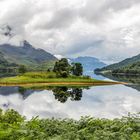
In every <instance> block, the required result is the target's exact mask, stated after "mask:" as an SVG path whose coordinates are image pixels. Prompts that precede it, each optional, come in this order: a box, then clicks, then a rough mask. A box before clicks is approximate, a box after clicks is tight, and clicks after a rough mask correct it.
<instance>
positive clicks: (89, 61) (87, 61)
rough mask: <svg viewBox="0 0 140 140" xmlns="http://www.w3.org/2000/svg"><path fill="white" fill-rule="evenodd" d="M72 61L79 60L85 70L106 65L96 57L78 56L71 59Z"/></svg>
mask: <svg viewBox="0 0 140 140" xmlns="http://www.w3.org/2000/svg"><path fill="white" fill-rule="evenodd" d="M70 61H71V62H74V63H75V62H79V63H81V64H82V65H83V68H84V71H93V70H94V69H96V68H102V67H104V66H106V64H105V63H103V62H101V61H100V60H99V59H97V58H94V57H88V56H85V57H77V58H73V59H70Z"/></svg>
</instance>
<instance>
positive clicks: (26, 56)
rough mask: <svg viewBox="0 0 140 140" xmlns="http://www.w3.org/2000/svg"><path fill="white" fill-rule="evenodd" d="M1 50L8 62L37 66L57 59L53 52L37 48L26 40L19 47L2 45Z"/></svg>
mask: <svg viewBox="0 0 140 140" xmlns="http://www.w3.org/2000/svg"><path fill="white" fill-rule="evenodd" d="M0 52H2V53H3V54H4V58H5V59H6V60H7V61H8V62H11V63H16V64H23V65H27V66H36V65H40V64H42V63H46V62H50V61H56V60H57V59H56V58H55V57H54V56H53V55H52V54H50V53H48V52H46V51H44V50H42V49H35V48H34V47H33V46H32V45H30V44H29V43H28V42H27V41H24V42H23V45H22V46H19V47H15V46H12V45H9V44H4V45H0Z"/></svg>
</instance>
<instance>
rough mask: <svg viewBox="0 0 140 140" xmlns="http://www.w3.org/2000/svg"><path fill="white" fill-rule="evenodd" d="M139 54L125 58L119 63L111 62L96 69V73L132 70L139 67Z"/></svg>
mask: <svg viewBox="0 0 140 140" xmlns="http://www.w3.org/2000/svg"><path fill="white" fill-rule="evenodd" d="M139 65H140V54H139V55H136V56H133V57H131V58H127V59H125V60H123V61H121V62H119V63H115V64H111V65H108V66H106V67H103V68H101V69H96V70H95V71H96V73H98V72H99V73H100V72H115V71H116V70H122V71H123V70H126V69H127V70H130V69H131V70H132V69H140V67H139Z"/></svg>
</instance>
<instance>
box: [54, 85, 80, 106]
mask: <svg viewBox="0 0 140 140" xmlns="http://www.w3.org/2000/svg"><path fill="white" fill-rule="evenodd" d="M52 91H53V95H54V96H55V99H56V100H58V101H60V102H61V103H65V102H66V101H67V100H68V98H70V100H72V101H79V100H81V98H82V88H77V87H76V88H68V87H55V88H53V89H52Z"/></svg>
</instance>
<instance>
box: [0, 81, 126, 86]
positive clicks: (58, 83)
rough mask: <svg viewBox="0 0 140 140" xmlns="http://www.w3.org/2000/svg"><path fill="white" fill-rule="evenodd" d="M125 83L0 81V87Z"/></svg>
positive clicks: (113, 82)
mask: <svg viewBox="0 0 140 140" xmlns="http://www.w3.org/2000/svg"><path fill="white" fill-rule="evenodd" d="M118 84H122V85H126V84H128V83H125V82H115V81H111V82H110V81H101V82H100V81H97V82H42V83H41V82H40V83H0V86H1V87H8V86H73V85H75V86H102V85H118Z"/></svg>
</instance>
